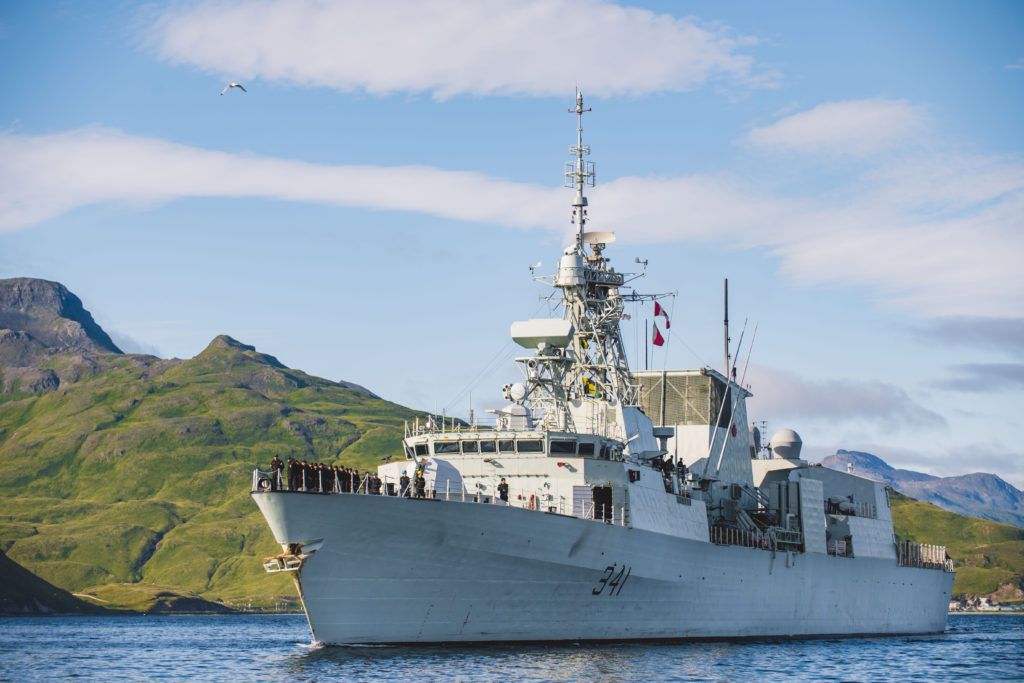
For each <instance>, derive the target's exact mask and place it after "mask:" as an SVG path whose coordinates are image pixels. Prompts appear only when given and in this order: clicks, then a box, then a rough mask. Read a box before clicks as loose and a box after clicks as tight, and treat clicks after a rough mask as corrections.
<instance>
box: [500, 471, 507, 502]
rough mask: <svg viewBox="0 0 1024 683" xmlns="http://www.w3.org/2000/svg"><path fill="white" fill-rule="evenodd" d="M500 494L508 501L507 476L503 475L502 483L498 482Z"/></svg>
mask: <svg viewBox="0 0 1024 683" xmlns="http://www.w3.org/2000/svg"><path fill="white" fill-rule="evenodd" d="M498 495H499V496H500V497H501V499H502V500H503V501H505V502H506V503H507V502H508V484H507V483H505V477H502V478H501V483H500V484H498Z"/></svg>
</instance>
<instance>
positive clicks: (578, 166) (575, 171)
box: [564, 88, 594, 245]
mask: <svg viewBox="0 0 1024 683" xmlns="http://www.w3.org/2000/svg"><path fill="white" fill-rule="evenodd" d="M591 110H592V108H590V107H588V108H586V109H584V108H583V93H581V92H580V91H579V88H577V89H576V108H575V109H570V110H568V111H569V113H570V114H576V117H577V120H578V122H577V124H576V144H575V146H573V147H570V148H569V152H570V153H571V154H575V155H576V161H567V162H565V182H564V185H565V187H575V188H576V199H575V201H573V203H572V207H573V210H572V214H573V222H574V223H575V224H576V244H578V245H582V244H583V226H584V224H585V223H586V222H587V210H586V208H585V207H586V206H587V198H586V197H584V196H583V186H584V185H589V186H591V187H593V186H594V162H593V161H584V159H583V156H584V155H585V154H590V147H588V146H586V145H584V144H583V114H584V112H588V111H591Z"/></svg>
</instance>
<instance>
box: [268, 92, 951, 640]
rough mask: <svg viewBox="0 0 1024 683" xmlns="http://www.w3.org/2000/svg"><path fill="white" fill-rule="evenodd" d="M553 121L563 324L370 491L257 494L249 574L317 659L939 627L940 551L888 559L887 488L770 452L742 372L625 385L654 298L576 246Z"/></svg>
mask: <svg viewBox="0 0 1024 683" xmlns="http://www.w3.org/2000/svg"><path fill="white" fill-rule="evenodd" d="M569 111H570V112H573V113H575V114H576V115H577V121H578V125H577V141H576V144H575V145H574V146H573V147H571V148H570V149H571V152H572V153H573V155H574V156H575V159H574V160H573V161H570V162H569V163H567V164H566V169H565V177H566V180H567V185H568V186H569V187H571V188H573V189H574V190H575V197H574V200H573V203H572V212H573V213H572V220H573V224H574V227H575V239H574V242H573V243H572V244H571V245H570V246H568V247H567V248H566V249H565V250H564V251H563V253H562V254H561V256H560V259H559V262H558V268H557V270H556V272H555V273H554V275H552V276H550V277H549V278H547V279H546V281H547V282H549V283H550V284H551V285H552V286H553V288H554V293H553V295H552V298H553V299H554V300H555V301H556V302H557V303H558V304H559V306H560V308H561V312H562V317H560V318H544V319H531V320H527V321H521V322H516V323H513V324H512V327H511V335H512V338H513V339H514V340H515V342H516V343H517V344H519V345H520V346H521V347H522V348H523V349H525V350H526V351H527V354H526V355H523V356H522V357H519V358H516V361H517V362H518V363H519V364H520V367H521V369H522V373H523V379H522V381H519V382H513V383H508V384H506V385H504V387H503V388H502V393H503V396H504V398H505V399H506V400H507V401H508V403H507V405H505V407H503V408H501V409H500V410H498V411H496V414H495V420H494V424H493V425H488V426H482V425H477V424H475V423H473V422H471V423H469V424H466V423H463V422H458V423H456V422H455V421H450V422H449V421H448V420H444V419H441V420H438V419H430V420H424V421H422V422H420V421H417V422H416V423H414V424H412V425H410V426H409V427H408V428H407V431H406V435H405V439H404V442H403V444H404V456H405V459H404V460H399V461H397V462H390V463H388V464H386V465H383V466H381V467H380V468H379V473H380V478H381V479H382V480H383V482H382V486H380V488H379V489H377V487H376V486H371V485H370V481H369V480H366V481H363V482H362V483H361V484H359V485H358V486H356V487H346V489H347V490H346V491H345V492H342V491H343V488H342V487H340V486H339V485H338V483H337V482H334V481H332V482H330V483H329V484H328V485H327V486H326V487H323V490H322V492H324V493H328V494H330V495H310V493H309V492H308V491H306V490H294V491H293V490H281V488H282V487H281V486H280V485H279V482H275V481H274V480H273V479H272V475H268V474H267V473H263V472H260V471H257V472H255V473H254V478H253V494H252V495H253V498H254V500H255V501H256V503H257V504H258V505H259V507H260V509H261V511H262V512H263V514H264V516H265V517H266V518H267V521H268V523H269V524H270V527H271V529H272V531H273V533H274V536H275V538H276V539H277V541H278V542H279V543H280V544H281V546H282V550H283V552H282V553H281V554H280V555H278V556H275V557H272V558H267V560H266V561H265V564H264V566H265V568H266V569H267V571H271V572H281V571H284V572H289V573H291V575H292V576H293V577H294V578H295V582H296V585H297V587H298V588H299V591H300V594H301V595H302V599H303V604H304V606H305V609H306V613H307V615H308V617H309V622H310V626H311V628H312V630H313V635H314V638H315V639H316V640H318V641H321V642H326V643H423V642H461V641H517V640H545V641H546V640H585V639H593V640H609V639H632V638H669V639H675V638H695V637H700V638H732V637H754V636H758V637H760V636H799V635H825V634H829V635H858V634H883V633H922V632H935V631H941V630H943V629H944V628H945V623H946V607H947V604H948V599H949V596H950V592H951V589H952V581H953V573H952V567H951V564H950V562H949V560H948V558H947V557H946V554H945V549H944V548H941V547H933V546H920V545H918V544H908V543H904V542H900V541H899V539H897V538H895V536H894V535H893V528H892V518H891V515H890V511H889V503H888V496H887V493H886V490H885V488H884V487H883V486H882V485H881V484H879V483H877V482H872V481H869V480H866V479H862V478H859V477H856V476H853V475H850V474H845V473H841V472H835V471H832V470H828V469H825V468H821V467H815V466H812V465H809V464H808V463H807V462H806V461H804V460H801V459H800V457H799V456H800V440H799V436H797V435H796V433H795V432H792V431H791V430H782V431H780V432H778V433H777V434H776V435H775V436H773V437H772V440H771V443H770V444H769V446H768V447H767V448H762V447H761V444H760V434H759V432H758V431H757V430H756V429H754V428H752V427H748V425H749V420H748V416H747V414H746V399H747V398H748V397H749V396H750V392H749V391H748V390H747V389H745V388H744V387H742V386H741V383H740V382H737V381H736V380H735V374H736V373H735V366H733V367H731V368H730V367H729V366H728V365H727V367H726V371H725V373H720V372H718V371H716V370H713V369H711V368H700V369H697V370H689V371H644V372H631V371H630V369H629V365H628V362H627V358H626V353H625V349H624V346H623V343H622V336H621V333H620V321H621V320H622V319H623V314H624V311H625V307H626V305H627V304H628V303H632V302H638V301H656V300H658V299H659V298H662V297H665V296H667V295H665V294H640V293H637V292H635V291H633V290H632V289H631V288H630V287H629V283H630V282H631V281H633V280H634V279H636V278H637V277H639V276H640V275H642V273H634V274H627V273H620V272H617V271H616V270H615V269H614V268H613V267H611V266H610V264H609V261H608V259H607V258H606V257H605V256H604V250H605V249H606V247H607V245H608V244H610V243H612V242H613V241H614V238H615V236H614V234H613V233H611V232H605V231H590V230H587V222H588V214H587V212H588V200H587V198H586V196H585V194H584V190H585V188H586V187H587V186H589V185H592V184H593V181H594V177H595V175H594V166H593V163H592V162H590V161H588V160H586V158H585V157H586V156H587V155H588V154H589V151H590V150H589V148H588V147H586V146H584V145H583V135H582V131H583V114H584V113H585V112H587V111H590V110H589V109H584V106H583V97H582V94H580V93H577V95H576V102H575V108H574V109H570V110H569ZM644 265H645V266H646V264H644ZM539 279H545V278H539ZM726 337H727V339H728V334H726ZM727 343H728V342H727ZM727 363H728V352H727ZM421 477H422V479H420V478H421ZM417 483H418V484H419V485H418V486H417ZM302 488H303V489H305V488H306V487H305V486H303V487H302ZM318 488H320V487H318ZM378 490H379V493H378V492H377V491H378ZM353 548H359V549H360V552H352V549H353Z"/></svg>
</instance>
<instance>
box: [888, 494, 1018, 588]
mask: <svg viewBox="0 0 1024 683" xmlns="http://www.w3.org/2000/svg"><path fill="white" fill-rule="evenodd" d="M890 499H891V500H892V517H893V526H894V528H895V531H896V534H897V535H898V536H900V538H903V539H907V540H911V541H917V542H918V543H933V544H936V545H945V546H946V552H948V553H949V556H950V557H952V558H953V562H954V565H955V566H956V582H955V583H954V584H953V594H954V595H959V596H963V595H989V594H992V593H996V592H997V591H999V592H1000V597H1001V598H1002V601H1003V602H1015V601H1018V600H1020V599H1021V598H1020V597H1018V594H1019V593H1020V591H1021V589H1022V588H1024V529H1019V528H1017V527H1015V526H1010V525H1009V524H1000V523H998V522H992V521H989V520H987V519H980V518H978V517H965V516H963V515H958V514H955V513H952V512H947V511H945V510H942V509H941V508H938V507H936V506H935V505H932V504H931V503H923V502H920V501H917V500H914V499H913V498H908V497H907V496H904V495H902V494H900V493H896V492H890ZM1001 587H1002V589H1001Z"/></svg>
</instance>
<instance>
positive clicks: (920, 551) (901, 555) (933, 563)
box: [896, 541, 954, 572]
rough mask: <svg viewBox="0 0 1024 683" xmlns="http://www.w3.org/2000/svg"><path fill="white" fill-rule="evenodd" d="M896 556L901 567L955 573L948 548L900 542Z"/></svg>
mask: <svg viewBox="0 0 1024 683" xmlns="http://www.w3.org/2000/svg"><path fill="white" fill-rule="evenodd" d="M896 555H897V558H898V560H899V565H900V566H901V567H921V568H924V569H942V570H944V571H947V572H952V571H954V569H953V560H952V559H950V557H949V555H947V554H946V546H944V545H929V544H927V543H914V542H913V541H900V542H899V543H897V544H896Z"/></svg>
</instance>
